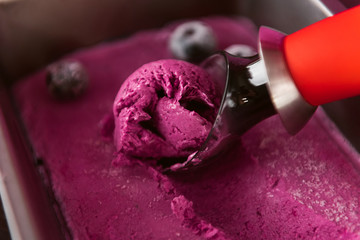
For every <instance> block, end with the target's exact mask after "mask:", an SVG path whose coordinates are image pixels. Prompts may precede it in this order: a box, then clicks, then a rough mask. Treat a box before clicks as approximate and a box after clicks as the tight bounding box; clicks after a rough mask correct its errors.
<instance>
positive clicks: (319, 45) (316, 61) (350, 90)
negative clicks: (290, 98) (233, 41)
mask: <svg viewBox="0 0 360 240" xmlns="http://www.w3.org/2000/svg"><path fill="white" fill-rule="evenodd" d="M283 46H284V55H285V59H286V62H287V64H288V68H289V71H290V73H291V75H292V77H293V79H294V82H295V84H296V86H297V88H298V90H299V91H300V93H301V94H302V96H303V97H304V98H305V100H306V101H307V102H308V103H310V104H311V105H314V106H317V105H321V104H324V103H328V102H332V101H336V100H340V99H344V98H349V97H353V96H356V95H360V6H357V7H355V8H352V9H349V10H347V11H344V12H341V13H339V14H336V15H334V16H332V17H328V18H326V19H324V20H322V21H319V22H317V23H315V24H312V25H310V26H308V27H306V28H304V29H302V30H300V31H298V32H295V33H293V34H291V35H288V36H286V37H285V39H284V45H283Z"/></svg>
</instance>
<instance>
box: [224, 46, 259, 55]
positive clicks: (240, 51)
mask: <svg viewBox="0 0 360 240" xmlns="http://www.w3.org/2000/svg"><path fill="white" fill-rule="evenodd" d="M225 51H226V52H228V53H230V54H232V55H234V56H237V57H252V56H254V55H256V54H257V52H256V50H255V49H254V48H253V47H251V46H249V45H245V44H234V45H231V46H229V47H227V48H226V49H225Z"/></svg>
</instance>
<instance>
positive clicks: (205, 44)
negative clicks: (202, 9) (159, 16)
mask: <svg viewBox="0 0 360 240" xmlns="http://www.w3.org/2000/svg"><path fill="white" fill-rule="evenodd" d="M169 48H170V50H171V52H172V54H173V55H174V57H175V58H177V59H180V60H185V61H188V62H195V63H196V62H200V61H202V60H204V59H205V58H206V57H208V56H210V55H211V54H212V53H214V52H215V51H216V50H217V43H216V37H215V34H214V32H213V30H212V29H211V27H209V26H208V25H206V24H205V23H203V22H200V21H192V22H186V23H183V24H181V25H179V26H178V27H177V28H176V29H175V30H174V31H173V33H172V34H171V36H170V39H169Z"/></svg>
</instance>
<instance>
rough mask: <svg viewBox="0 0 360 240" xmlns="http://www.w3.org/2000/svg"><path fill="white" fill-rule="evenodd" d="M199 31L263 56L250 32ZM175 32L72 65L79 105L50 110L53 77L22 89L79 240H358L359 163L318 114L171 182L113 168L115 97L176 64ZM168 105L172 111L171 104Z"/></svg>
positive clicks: (98, 50) (221, 26)
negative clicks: (145, 72)
mask: <svg viewBox="0 0 360 240" xmlns="http://www.w3.org/2000/svg"><path fill="white" fill-rule="evenodd" d="M202 21H204V22H206V23H207V24H208V25H209V26H211V27H212V29H213V31H214V33H215V34H216V37H217V41H218V46H219V48H220V49H225V48H227V47H228V46H230V45H233V44H246V45H250V46H251V47H253V48H255V49H256V42H257V33H256V29H255V28H254V26H253V25H252V23H251V22H249V21H248V20H246V19H228V18H222V17H215V18H206V19H202ZM177 24H178V23H174V24H172V25H169V26H167V27H165V28H163V29H160V30H151V31H144V32H140V33H137V34H135V35H134V36H132V37H129V38H128V39H125V40H122V41H118V42H114V43H107V44H103V45H100V46H97V47H94V48H91V49H88V50H83V51H80V52H77V53H74V54H72V55H69V56H66V58H67V59H73V60H77V61H80V62H81V63H82V64H83V66H84V67H85V69H86V70H87V72H88V76H89V86H88V89H87V91H86V92H85V93H84V94H83V95H82V96H81V97H79V98H78V99H75V100H73V101H66V102H62V101H57V100H55V99H54V98H51V96H50V94H49V93H48V91H47V88H46V84H45V78H46V73H45V71H39V72H38V73H36V74H34V75H32V76H29V77H28V78H27V79H24V80H23V81H21V82H19V83H18V84H17V85H16V86H15V87H14V89H13V90H14V94H15V98H16V101H17V103H18V106H19V109H20V111H21V114H22V116H23V120H24V123H25V126H26V128H27V131H28V134H29V138H30V140H31V142H32V144H33V147H34V151H35V153H36V155H37V157H39V158H41V159H43V162H44V167H46V168H47V169H48V172H49V174H50V180H51V183H52V184H51V186H52V188H53V190H54V194H55V196H56V199H57V201H58V202H59V204H60V206H61V209H62V213H63V215H64V217H65V219H66V223H67V226H68V229H69V231H70V233H71V235H72V236H73V238H74V239H113V240H114V239H187V240H192V239H212V240H213V239H359V233H360V221H359V217H360V213H359V211H358V209H359V202H360V176H359V173H358V171H357V170H356V169H355V168H354V167H353V165H352V164H351V163H350V160H352V159H355V160H356V159H357V160H358V159H359V158H358V155H356V153H355V152H354V151H353V150H352V149H350V148H349V145H348V144H347V143H346V140H345V139H344V138H343V137H342V135H341V134H340V133H339V132H338V131H337V130H336V128H334V127H333V126H332V125H331V123H329V120H328V119H327V117H326V115H324V114H323V112H322V111H321V110H320V111H318V112H317V113H316V114H315V117H314V118H313V119H312V120H311V121H310V122H309V123H308V124H307V126H306V127H305V128H304V129H303V130H302V131H301V132H300V133H299V134H298V135H296V136H294V137H291V136H289V135H288V134H287V133H286V132H285V130H284V128H283V126H282V124H281V121H280V120H279V118H278V117H276V116H275V117H272V118H269V119H267V120H265V121H263V122H261V123H260V124H258V125H256V126H255V127H254V128H252V129H251V130H250V131H248V132H247V133H246V134H244V136H243V138H242V144H239V145H238V148H234V149H232V151H230V152H228V153H227V154H224V155H222V156H220V157H219V158H221V159H219V161H217V162H216V163H214V165H210V166H208V167H206V168H204V169H201V170H198V171H196V172H191V173H186V174H176V175H169V176H164V175H162V174H161V173H160V172H158V170H156V169H154V168H152V167H150V166H149V165H147V164H144V163H143V162H137V161H125V160H124V161H122V162H123V163H124V164H118V165H116V166H114V165H113V164H112V162H113V160H114V153H116V152H117V149H116V148H119V147H120V148H121V147H122V146H120V145H119V146H117V147H115V146H114V144H113V139H112V138H111V134H112V132H113V128H114V126H113V125H112V123H113V122H112V121H111V119H112V118H113V117H112V116H113V113H112V110H111V109H112V108H113V102H114V97H115V96H116V94H117V92H118V90H119V88H120V87H123V88H125V86H121V85H122V83H123V82H124V80H125V79H126V78H127V77H128V76H130V75H131V74H132V73H133V72H135V71H136V69H139V68H140V67H141V66H143V65H144V64H146V63H149V62H153V61H158V60H160V59H169V58H171V57H172V55H171V54H170V53H169V51H168V48H167V41H168V38H169V36H170V34H171V32H172V31H173V29H174V28H175V27H176V25H177ZM160 63H161V62H160ZM159 79H160V78H159ZM129 89H133V88H129ZM162 95H163V94H160V96H162ZM164 96H165V93H164ZM118 97H119V96H118ZM119 99H120V97H119ZM119 99H118V98H117V100H116V102H118V100H119ZM161 99H164V100H163V101H164V102H163V101H158V102H157V105H159V107H160V106H163V109H167V106H170V104H169V105H167V104H166V101H170V102H171V101H174V100H171V99H170V98H161ZM212 100H213V99H210V101H212ZM162 104H164V105H162ZM116 106H117V105H116ZM115 109H117V107H115ZM124 109H125V108H124ZM159 110H161V109H159ZM116 113H117V112H116ZM120 114H121V111H120ZM171 115H172V114H171ZM119 116H120V115H119ZM117 121H122V120H120V118H119V117H118V118H117ZM117 124H119V123H117ZM164 128H165V127H164ZM110 133H111V134H110ZM116 138H119V136H118V137H116Z"/></svg>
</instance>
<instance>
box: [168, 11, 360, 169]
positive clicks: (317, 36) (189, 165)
mask: <svg viewBox="0 0 360 240" xmlns="http://www.w3.org/2000/svg"><path fill="white" fill-rule="evenodd" d="M359 23H360V6H358V7H355V8H352V9H350V10H347V11H344V12H342V13H339V14H337V15H335V16H333V17H329V18H326V19H324V20H322V21H319V22H317V23H315V24H313V25H310V26H308V27H306V28H304V29H302V30H300V31H298V32H295V33H293V34H290V35H287V36H286V35H285V34H283V33H281V32H278V31H276V30H273V29H271V28H267V27H261V28H260V31H259V54H258V55H256V56H254V57H249V58H239V57H235V56H232V55H230V54H228V53H226V52H220V53H218V54H215V55H213V56H212V57H210V58H208V59H207V60H205V61H204V62H203V63H202V67H203V68H204V69H206V70H207V71H208V72H209V73H210V74H211V75H212V76H213V78H214V81H216V84H217V86H218V87H219V88H220V90H221V91H222V92H223V97H222V102H221V105H220V107H219V110H218V114H217V117H216V119H215V122H214V125H213V127H212V130H211V131H210V133H209V136H208V138H207V139H206V141H205V143H204V144H203V145H202V146H201V148H200V149H199V151H197V152H196V153H194V154H192V155H191V156H190V157H189V158H188V160H187V161H185V162H184V163H178V164H175V165H173V166H172V167H170V168H168V169H166V170H165V171H181V170H189V169H193V168H196V167H200V166H203V165H205V164H208V163H210V162H211V160H212V159H216V157H215V156H217V155H218V154H220V153H221V152H222V151H224V149H225V148H224V147H226V146H231V144H229V143H230V142H231V140H232V139H233V138H234V136H239V135H241V134H243V133H244V132H245V131H246V130H248V129H249V128H251V127H252V126H254V125H255V124H256V123H258V122H260V121H262V120H264V119H265V118H267V117H269V116H271V115H274V114H276V113H277V114H279V116H280V118H281V120H282V122H283V125H284V127H285V128H286V130H287V131H288V132H289V133H290V134H296V133H297V132H298V131H299V130H301V128H302V127H303V126H304V125H305V124H306V122H307V121H308V120H309V119H310V118H311V116H312V114H313V113H314V111H315V110H316V108H317V106H319V105H322V104H325V103H329V102H332V101H336V100H340V99H344V98H349V97H353V96H356V95H359V94H360V63H359V61H358V60H357V59H358V55H359V53H360V46H359V42H360V31H358V27H359V26H358V24H359Z"/></svg>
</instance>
